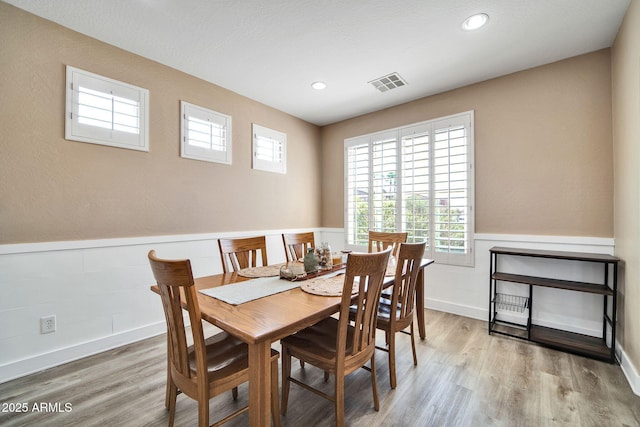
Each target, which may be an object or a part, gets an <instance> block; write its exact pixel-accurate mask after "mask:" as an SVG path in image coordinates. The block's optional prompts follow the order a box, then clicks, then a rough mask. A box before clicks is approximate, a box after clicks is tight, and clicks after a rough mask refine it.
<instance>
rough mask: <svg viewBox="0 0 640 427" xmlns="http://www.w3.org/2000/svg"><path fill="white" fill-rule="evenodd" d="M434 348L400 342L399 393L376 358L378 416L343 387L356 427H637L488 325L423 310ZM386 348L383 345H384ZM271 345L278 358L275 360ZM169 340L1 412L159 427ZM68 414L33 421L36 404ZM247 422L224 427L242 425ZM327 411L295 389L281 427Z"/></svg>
mask: <svg viewBox="0 0 640 427" xmlns="http://www.w3.org/2000/svg"><path fill="white" fill-rule="evenodd" d="M426 319H427V338H426V340H424V341H420V340H419V339H418V341H417V348H418V366H417V367H414V366H413V362H412V358H411V347H410V341H409V337H408V336H398V345H399V351H398V360H397V370H398V388H397V389H395V390H391V389H390V388H389V377H388V368H387V354H386V353H383V352H377V356H376V369H377V375H378V390H379V394H380V411H379V412H376V411H375V410H374V409H373V402H372V397H371V388H370V382H369V373H368V372H366V371H364V370H360V371H357V372H355V373H353V374H352V375H350V376H348V377H347V378H346V385H345V387H346V391H345V395H346V399H345V419H346V423H347V425H351V426H366V427H372V426H403V427H404V426H536V427H537V426H640V397H638V396H636V395H634V394H633V392H632V391H631V389H630V387H629V385H628V383H627V381H626V379H625V378H624V376H623V374H622V371H621V369H620V367H619V366H617V365H610V364H607V363H603V362H598V361H594V360H590V359H586V358H583V357H579V356H574V355H570V354H567V353H563V352H559V351H555V350H551V349H546V348H543V347H539V346H536V345H534V344H531V343H527V342H523V341H519V340H515V339H511V338H506V337H501V336H494V335H492V336H489V335H488V334H487V327H486V322H482V321H479V320H473V319H469V318H464V317H460V316H455V315H452V314H447V313H442V312H437V311H430V310H427V313H426ZM379 340H380V342H381V343H382V342H383V341H384V338H383V336H382V335H379ZM278 347H279V344H277V343H276V345H274V348H278ZM165 354H166V349H165V338H164V336H159V337H155V338H151V339H148V340H145V341H141V342H138V343H135V344H131V345H128V346H125V347H121V348H118V349H115V350H112V351H108V352H105V353H101V354H98V355H95V356H92V357H88V358H85V359H82V360H79V361H76V362H72V363H68V364H66V365H63V366H59V367H56V368H52V369H49V370H46V371H43V372H40V373H37V374H33V375H30V376H27V377H24V378H20V379H17V380H14V381H11V382H7V383H4V384H0V405H2V407H0V409H5V408H6V407H5V404H11V403H14V404H15V403H23V402H24V403H28V405H29V411H28V412H27V413H6V412H0V425H2V426H23V425H29V426H33V425H38V426H111V425H113V426H156V425H158V426H164V425H167V422H168V412H167V411H166V410H165V407H164V390H165V389H164V387H165V380H166V378H165V375H166V371H165V366H166V365H165ZM293 372H294V374H295V375H298V376H300V377H304V378H305V379H306V380H307V381H313V382H314V383H315V385H319V386H320V387H324V388H326V390H327V391H330V390H331V387H332V383H333V379H330V380H329V382H328V383H327V384H323V380H322V377H323V374H322V372H321V371H319V370H317V369H315V368H314V367H312V366H309V365H307V366H306V367H305V368H304V369H301V368H300V366H299V364H298V363H294V364H293ZM246 399H247V386H246V385H244V386H242V387H241V388H240V397H239V399H238V401H236V402H234V401H233V400H232V398H231V393H226V394H223V395H221V396H218V397H216V398H214V399H212V400H211V403H210V410H211V417H212V421H213V420H216V419H219V418H220V417H221V416H223V415H225V414H228V413H230V412H232V411H233V409H234V408H235V407H236V406H237V405H243V404H246ZM43 402H44V403H51V404H53V405H50V406H54V407H55V405H56V403H57V404H58V407H59V408H60V409H61V410H62V411H64V409H65V404H67V403H69V404H71V408H72V409H71V411H70V412H33V411H32V406H33V404H34V403H36V404H40V403H43ZM177 408H178V409H177V413H176V425H178V426H193V425H196V421H197V406H196V404H195V402H194V401H192V400H191V399H189V398H187V397H185V396H184V395H180V396H178V403H177ZM247 423H248V418H247V414H246V413H245V414H243V415H241V416H240V417H238V418H236V419H235V420H233V421H232V422H230V423H228V424H226V425H229V426H244V425H247ZM333 423H334V418H333V406H332V403H331V402H329V401H326V400H324V399H321V398H319V397H317V396H316V395H314V394H312V393H310V392H308V391H306V390H304V389H302V388H300V387H297V386H296V385H294V384H292V386H291V393H290V397H289V411H288V413H287V415H285V416H283V417H282V425H283V426H304V427H311V426H331V425H333Z"/></svg>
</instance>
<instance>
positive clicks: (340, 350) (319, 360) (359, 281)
mask: <svg viewBox="0 0 640 427" xmlns="http://www.w3.org/2000/svg"><path fill="white" fill-rule="evenodd" d="M389 253H390V250H386V251H384V252H379V253H375V254H362V253H361V254H356V253H351V254H349V256H348V258H347V268H346V273H345V279H344V286H343V292H342V299H341V302H340V312H339V317H338V318H337V319H336V318H334V317H328V318H326V319H324V320H321V321H320V322H318V323H316V324H315V325H313V326H310V327H308V328H306V329H303V330H302V331H299V332H297V333H295V334H293V335H290V336H288V337H286V338H283V339H282V340H281V341H280V342H281V344H282V414H283V415H284V414H286V412H287V404H288V400H289V388H290V383H295V384H298V385H300V386H301V387H303V388H305V389H307V390H309V391H312V392H314V393H316V394H318V395H319V396H322V397H324V398H325V399H329V400H331V401H333V402H334V406H335V420H336V425H337V426H343V425H344V378H345V376H347V375H348V374H350V373H352V372H354V371H355V370H357V369H358V368H361V367H362V368H365V369H367V370H368V371H370V372H371V389H372V391H373V403H374V408H375V410H376V411H377V410H379V408H380V403H379V401H378V387H377V384H376V371H375V357H374V356H375V354H374V353H375V339H376V313H377V312H378V304H379V302H380V291H381V290H382V283H383V281H384V274H385V269H386V266H387V261H388V259H389ZM354 283H356V286H357V288H358V292H357V294H356V295H355V297H353V299H352V295H351V290H352V286H353V285H354ZM352 304H353V305H354V307H355V316H354V322H353V324H351V323H350V322H349V307H350V306H351V305H352ZM292 356H293V357H296V358H298V359H300V360H301V361H305V362H306V363H309V364H311V365H314V366H316V367H318V368H320V369H322V370H324V371H325V373H329V374H334V376H335V389H334V394H333V396H330V395H328V394H326V393H323V392H322V391H320V390H317V389H315V388H313V387H311V386H310V385H308V384H305V383H303V382H302V381H300V380H298V379H296V378H292V377H291V357H292ZM367 361H370V366H369V368H367V367H366V366H365V364H366V363H367Z"/></svg>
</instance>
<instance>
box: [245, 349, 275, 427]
mask: <svg viewBox="0 0 640 427" xmlns="http://www.w3.org/2000/svg"><path fill="white" fill-rule="evenodd" d="M270 402H271V346H270V343H269V342H268V341H264V342H257V343H254V344H249V425H250V426H252V427H265V426H269V425H270V422H271V420H270V417H271V406H270Z"/></svg>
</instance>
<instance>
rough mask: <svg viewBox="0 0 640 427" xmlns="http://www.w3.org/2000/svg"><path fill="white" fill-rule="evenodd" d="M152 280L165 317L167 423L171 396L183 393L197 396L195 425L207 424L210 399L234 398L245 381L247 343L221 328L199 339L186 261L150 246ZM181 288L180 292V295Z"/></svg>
mask: <svg viewBox="0 0 640 427" xmlns="http://www.w3.org/2000/svg"><path fill="white" fill-rule="evenodd" d="M148 257H149V263H150V264H151V270H152V271H153V276H154V277H155V279H156V283H157V284H158V288H159V290H160V296H161V297H162V307H163V308H164V314H165V320H166V322H167V347H168V348H167V360H168V370H167V396H166V401H165V404H166V406H167V408H168V409H169V425H170V426H172V425H173V422H174V418H175V412H176V397H177V395H178V393H180V392H182V393H184V394H186V395H187V396H189V397H190V398H192V399H195V400H197V401H198V426H200V427H204V426H209V399H210V398H212V397H214V396H216V395H219V394H221V393H223V392H225V391H228V390H231V391H232V396H233V399H234V400H235V399H236V398H237V392H238V389H237V387H238V386H239V385H240V384H242V383H244V382H246V381H248V380H249V365H248V360H249V357H248V348H247V344H245V343H243V342H242V341H240V340H239V339H237V338H235V337H233V336H231V335H229V334H228V333H226V332H221V333H218V334H216V335H214V336H212V337H209V338H207V339H206V340H205V339H204V335H203V331H202V323H201V318H200V308H199V305H198V299H197V293H196V289H195V286H194V281H193V274H192V272H191V263H190V261H189V260H163V259H159V258H157V257H156V254H155V251H153V250H152V251H150V252H149V254H148ZM181 293H182V296H181ZM183 307H186V309H187V312H188V314H189V320H190V322H191V336H192V339H193V345H192V346H187V335H188V332H187V328H186V326H185V323H184V319H183V316H182V309H183ZM279 356H280V355H279V353H278V352H277V351H275V350H271V378H272V381H271V411H272V415H273V424H274V425H275V426H279V425H280V414H279V408H278V406H279V404H278V358H279ZM247 409H248V406H245V407H243V408H240V409H238V410H236V411H235V412H233V413H232V414H231V415H228V416H227V417H225V418H224V419H222V420H220V421H219V422H218V423H216V425H219V424H222V423H224V422H226V421H228V420H230V419H231V418H234V417H236V416H237V415H240V414H241V413H243V412H245V411H246V410H247Z"/></svg>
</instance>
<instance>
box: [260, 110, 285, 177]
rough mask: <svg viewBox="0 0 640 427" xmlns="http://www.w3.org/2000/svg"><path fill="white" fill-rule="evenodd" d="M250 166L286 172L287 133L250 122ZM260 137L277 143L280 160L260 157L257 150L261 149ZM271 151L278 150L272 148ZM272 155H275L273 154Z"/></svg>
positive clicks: (281, 172)
mask: <svg viewBox="0 0 640 427" xmlns="http://www.w3.org/2000/svg"><path fill="white" fill-rule="evenodd" d="M251 134H252V167H253V169H255V170H261V171H265V172H274V173H280V174H286V173H287V134H286V133H284V132H280V131H277V130H274V129H269V128H267V127H264V126H261V125H258V124H256V123H252V128H251ZM261 139H266V140H270V141H274V142H276V143H279V145H280V150H279V152H280V153H281V156H280V161H269V160H267V159H261V158H260V156H259V151H260V150H261V147H260V143H261ZM273 151H274V152H275V151H278V150H276V149H275V147H274V149H273ZM274 157H277V156H276V155H275V154H274Z"/></svg>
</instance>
